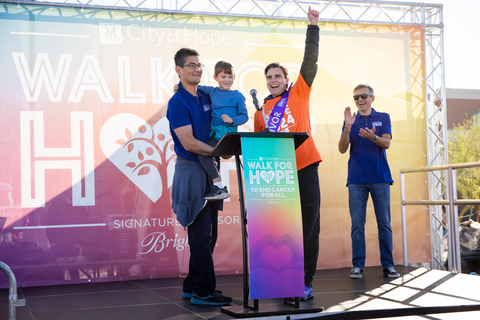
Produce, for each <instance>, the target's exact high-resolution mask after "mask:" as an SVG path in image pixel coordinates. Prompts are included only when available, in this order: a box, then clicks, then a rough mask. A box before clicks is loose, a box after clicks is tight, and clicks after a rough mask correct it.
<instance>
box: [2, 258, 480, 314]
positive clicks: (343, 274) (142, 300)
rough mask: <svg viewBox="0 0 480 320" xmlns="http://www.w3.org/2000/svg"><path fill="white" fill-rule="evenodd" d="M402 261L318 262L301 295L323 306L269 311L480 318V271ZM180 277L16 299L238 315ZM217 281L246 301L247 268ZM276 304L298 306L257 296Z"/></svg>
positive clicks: (28, 292)
mask: <svg viewBox="0 0 480 320" xmlns="http://www.w3.org/2000/svg"><path fill="white" fill-rule="evenodd" d="M396 269H397V271H398V272H400V273H401V274H402V277H401V278H398V279H388V278H384V277H383V274H382V269H381V267H368V268H366V269H365V274H364V278H363V279H355V280H354V279H350V277H349V273H350V269H349V268H343V269H328V270H318V271H317V272H316V274H315V280H314V282H313V291H314V293H315V298H314V299H311V300H308V301H306V302H301V303H300V307H301V308H302V309H310V308H319V307H323V308H324V311H323V312H320V313H307V314H294V312H293V311H292V313H291V314H290V315H288V316H287V315H281V316H271V317H263V319H287V318H288V317H289V318H290V319H315V318H316V319H322V320H324V319H325V320H326V319H383V318H388V319H409V320H410V319H412V320H413V319H462V320H467V319H480V276H474V275H467V274H457V275H455V274H451V273H449V272H444V271H438V270H430V271H429V270H426V269H423V268H413V267H404V266H396ZM182 281H183V279H178V278H175V279H153V280H135V281H121V282H107V283H85V284H72V285H59V286H49V287H32V288H20V289H18V298H19V299H26V302H27V305H26V306H25V307H17V319H18V320H27V319H28V320H32V319H34V320H47V319H48V320H53V319H54V320H63V319H66V320H83V319H85V320H86V319H88V320H97V319H98V320H109V319H112V320H113V319H115V320H124V319H125V320H126V319H128V320H136V319H141V320H149V319H179V320H184V319H186V320H187V319H188V320H189V319H234V317H233V316H230V315H228V314H226V313H224V312H222V311H221V309H220V307H208V306H207V307H205V306H204V307H201V306H194V305H192V304H191V303H190V301H189V300H185V299H182ZM217 289H219V290H222V291H223V293H224V294H225V295H228V296H231V297H233V298H234V301H233V303H232V304H231V308H233V309H235V308H236V309H238V308H240V309H242V306H243V277H242V275H229V276H218V277H217ZM250 304H251V305H253V302H252V301H251V302H250ZM272 305H275V306H278V308H280V309H285V308H286V310H294V307H291V306H283V299H269V300H260V301H259V311H260V312H262V311H264V310H265V308H266V307H267V306H272ZM262 306H263V308H262ZM227 308H228V307H227ZM458 311H461V312H458ZM287 312H288V311H287ZM438 312H444V313H438ZM249 316H250V315H249ZM257 318H259V317H257V316H256V315H251V317H250V319H257ZM3 319H8V289H1V290H0V320H3Z"/></svg>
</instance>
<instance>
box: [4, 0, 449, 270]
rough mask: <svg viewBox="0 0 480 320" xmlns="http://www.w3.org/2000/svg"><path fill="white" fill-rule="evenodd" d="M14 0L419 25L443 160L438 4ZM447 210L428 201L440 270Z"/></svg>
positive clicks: (423, 80)
mask: <svg viewBox="0 0 480 320" xmlns="http://www.w3.org/2000/svg"><path fill="white" fill-rule="evenodd" d="M0 2H7V3H18V4H38V5H46V6H65V7H73V8H81V9H108V10H129V11H145V12H163V13H167V14H170V15H174V14H192V15H212V16H225V17H227V16H234V17H247V18H262V19H286V20H304V19H305V15H306V10H307V9H308V6H312V7H313V8H315V9H316V10H318V11H320V26H322V24H326V23H335V22H338V23H350V24H352V25H353V24H383V25H395V26H397V25H399V26H401V25H420V26H422V27H423V28H424V31H425V33H424V35H425V36H424V44H423V52H422V53H423V57H422V58H423V59H424V72H425V74H423V75H421V74H418V75H414V76H413V80H414V83H415V84H414V85H416V86H421V87H422V90H423V91H424V93H425V103H426V105H425V106H424V107H425V109H426V128H427V133H426V139H427V161H428V166H439V165H446V164H448V153H447V141H446V139H447V121H446V114H447V112H446V111H447V110H446V90H445V66H444V51H443V43H444V40H443V5H442V4H427V3H421V2H401V1H399V2H387V1H354V0H343V1H335V0H332V1H300V0H222V1H220V0H59V1H55V0H33V1H25V0H23V1H20V0H17V1H15V0H0ZM446 179H448V177H446V176H445V173H440V174H435V173H429V179H428V180H429V198H430V200H442V199H444V200H446V199H447V198H448V195H447V193H446V192H445V190H446V189H445V184H446V183H447V181H446ZM447 211H448V209H444V210H442V207H441V206H430V214H431V217H430V225H431V241H432V243H431V245H432V260H431V261H432V262H431V267H432V268H437V269H442V268H443V265H444V255H445V252H446V251H447V248H448V244H446V243H445V242H446V241H447V240H446V239H448V237H447V235H448V232H449V229H450V230H451V226H449V225H447V224H445V223H444V221H448V220H446V219H445V217H446V214H448V212H447Z"/></svg>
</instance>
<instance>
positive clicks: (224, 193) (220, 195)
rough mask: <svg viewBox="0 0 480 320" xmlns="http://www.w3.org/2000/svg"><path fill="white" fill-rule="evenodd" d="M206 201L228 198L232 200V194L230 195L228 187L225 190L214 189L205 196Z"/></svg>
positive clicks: (214, 187)
mask: <svg viewBox="0 0 480 320" xmlns="http://www.w3.org/2000/svg"><path fill="white" fill-rule="evenodd" d="M203 198H204V199H205V200H222V199H226V198H230V193H228V189H227V187H224V188H223V189H220V188H219V187H217V186H215V185H214V186H213V187H212V191H210V192H209V193H207V194H206V195H205V196H203Z"/></svg>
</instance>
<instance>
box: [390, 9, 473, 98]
mask: <svg viewBox="0 0 480 320" xmlns="http://www.w3.org/2000/svg"><path fill="white" fill-rule="evenodd" d="M387 1H390V0H387ZM400 1H401V2H416V3H419V1H412V0H400ZM400 1H393V0H392V2H400ZM424 3H427V4H438V3H441V4H443V24H444V62H445V86H446V87H447V88H455V89H475V90H480V19H479V17H478V15H479V14H480V0H433V1H425V2H424Z"/></svg>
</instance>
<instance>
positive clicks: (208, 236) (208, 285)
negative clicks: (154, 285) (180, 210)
mask: <svg viewBox="0 0 480 320" xmlns="http://www.w3.org/2000/svg"><path fill="white" fill-rule="evenodd" d="M187 232H188V243H189V245H190V262H189V267H188V276H187V277H186V278H185V280H184V281H183V292H188V293H192V292H193V293H196V294H197V295H199V296H200V297H203V296H207V295H209V294H211V293H213V292H214V291H215V287H216V279H215V268H214V266H213V256H212V255H213V249H214V248H215V243H216V242H217V234H218V207H217V204H216V203H212V202H207V204H206V205H205V207H204V208H203V209H202V211H200V213H199V214H198V216H197V217H196V218H195V220H194V221H193V223H192V224H190V225H189V226H188V227H187Z"/></svg>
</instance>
